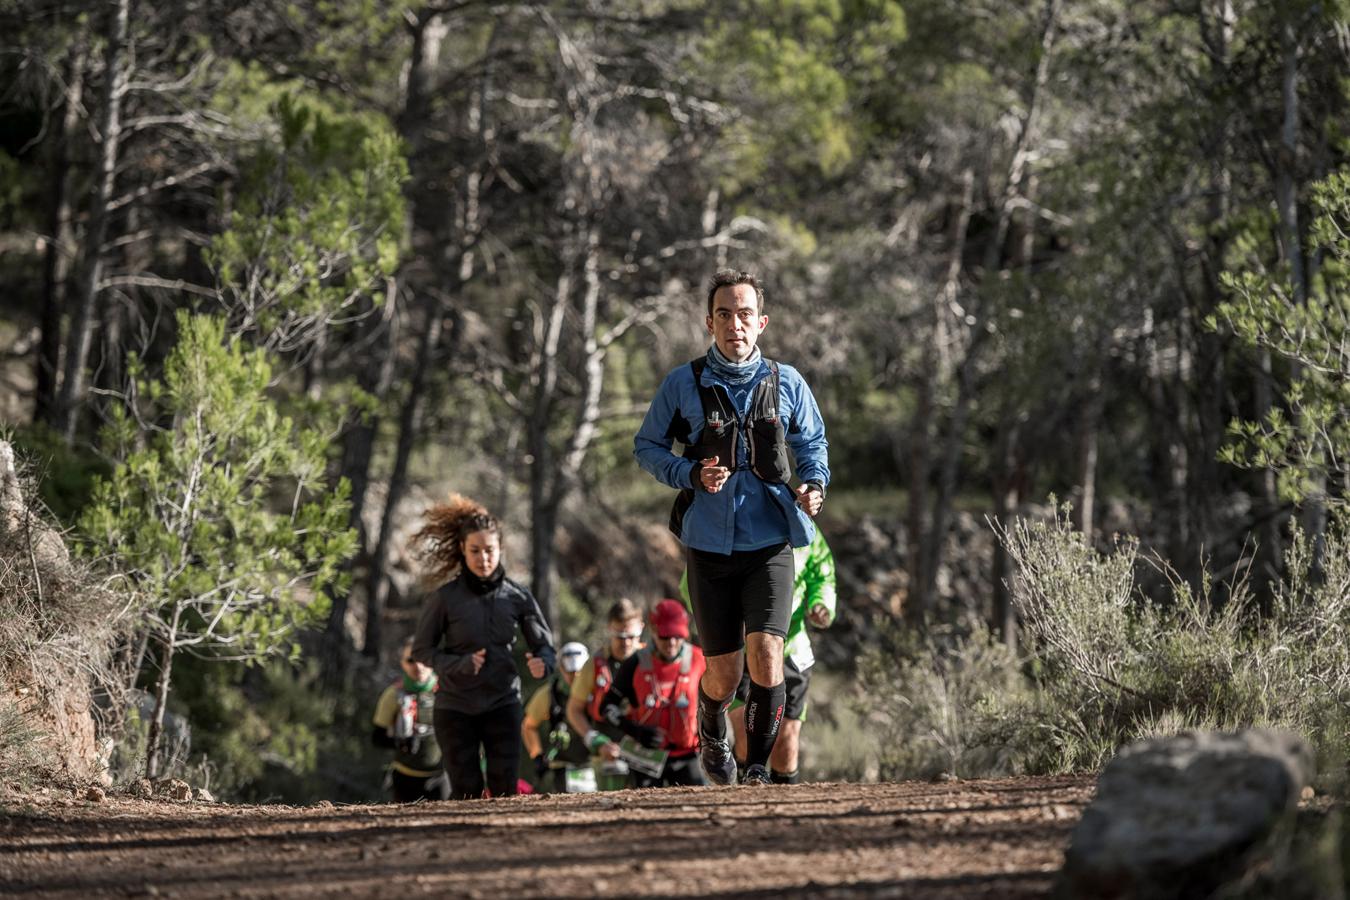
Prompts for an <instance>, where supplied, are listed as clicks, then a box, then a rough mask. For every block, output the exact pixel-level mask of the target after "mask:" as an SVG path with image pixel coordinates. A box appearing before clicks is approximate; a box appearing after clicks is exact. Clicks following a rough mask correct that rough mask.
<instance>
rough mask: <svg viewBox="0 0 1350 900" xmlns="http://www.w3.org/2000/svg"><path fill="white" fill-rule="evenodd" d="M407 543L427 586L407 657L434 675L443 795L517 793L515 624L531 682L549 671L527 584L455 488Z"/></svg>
mask: <svg viewBox="0 0 1350 900" xmlns="http://www.w3.org/2000/svg"><path fill="white" fill-rule="evenodd" d="M413 545H414V547H415V548H416V550H417V551H418V552H419V554H420V556H421V557H422V559H423V560H424V561H425V562H426V563H427V565H428V569H429V576H430V579H431V580H432V583H433V584H439V585H440V586H439V587H438V588H436V590H435V591H434V592H433V593H432V594H431V596H430V597H429V598H428V599H427V602H426V606H425V607H423V609H422V616H421V619H420V620H419V621H418V623H417V631H416V632H415V633H414V635H413V649H412V656H413V658H414V659H416V660H419V661H421V662H424V663H426V664H427V665H429V666H431V668H432V669H433V670H434V671H435V673H436V675H437V677H438V679H439V687H438V689H437V692H436V703H435V711H434V713H433V719H432V721H433V724H434V726H435V730H436V740H437V742H438V743H439V744H440V745H441V750H442V753H443V758H444V760H445V771H446V773H447V774H448V775H449V776H450V796H451V799H456V800H464V799H472V798H476V797H481V796H484V791H483V788H484V784H483V770H482V768H480V766H479V753H480V751H481V753H482V755H483V758H484V759H486V761H487V792H488V795H489V796H493V797H503V796H506V795H508V794H514V793H515V792H516V769H517V767H518V765H519V763H520V718H521V706H520V675H519V673H518V672H517V671H516V664H515V659H514V657H513V656H512V653H511V649H512V647H513V646H514V645H515V642H516V626H517V625H519V627H520V630H521V632H522V633H524V635H525V642H526V643H527V644H528V645H529V648H530V652H529V653H526V654H525V659H526V665H527V666H528V667H529V669H530V674H531V675H533V676H534V677H535V678H544V677H546V676H547V675H549V674H550V673H551V672H552V671H553V665H554V652H553V635H552V634H551V633H550V632H549V628H548V624H547V623H546V622H545V621H544V617H543V614H542V613H540V611H539V604H538V603H536V602H535V599H534V595H532V594H531V593H530V592H529V591H528V590H527V589H526V588H524V587H522V586H521V585H519V584H517V583H516V582H514V581H512V580H511V579H510V578H507V577H506V573H505V570H504V569H503V568H502V564H501V552H502V551H501V527H500V525H498V523H497V520H496V519H495V518H493V517H492V515H491V514H490V513H488V511H487V510H486V509H485V508H483V506H481V505H480V504H478V503H476V502H474V501H473V500H470V499H468V498H467V497H462V496H460V495H458V494H452V495H450V499H449V500H448V501H447V502H445V503H442V504H438V505H436V506H433V507H431V508H430V509H428V510H427V512H426V515H425V523H424V524H423V526H422V530H421V531H419V532H418V533H417V534H415V535H414V536H413Z"/></svg>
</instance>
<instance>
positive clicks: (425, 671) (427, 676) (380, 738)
mask: <svg viewBox="0 0 1350 900" xmlns="http://www.w3.org/2000/svg"><path fill="white" fill-rule="evenodd" d="M412 644H413V639H412V638H408V639H407V640H406V641H404V642H403V646H402V647H401V648H400V649H399V664H400V665H401V666H402V668H403V677H402V678H401V679H400V680H398V681H395V682H394V683H393V684H391V685H389V687H387V688H385V689H384V693H382V694H380V699H379V702H378V703H377V704H376V706H375V715H374V717H373V718H372V719H371V723H372V725H373V726H374V729H373V731H372V733H371V740H372V742H373V743H374V744H375V746H377V747H391V748H393V750H394V759H393V761H392V762H391V763H390V766H389V786H390V787H391V788H392V789H393V792H394V802H395V803H413V802H415V801H417V800H445V799H446V798H448V797H449V796H450V780H449V779H448V778H447V777H446V775H445V771H444V770H443V769H442V767H441V748H440V745H439V744H437V743H436V735H435V733H434V726H433V724H432V722H433V719H434V712H433V709H434V705H435V698H436V673H435V672H433V671H431V667H430V666H428V665H426V664H425V663H420V662H418V661H417V660H415V659H413V658H412Z"/></svg>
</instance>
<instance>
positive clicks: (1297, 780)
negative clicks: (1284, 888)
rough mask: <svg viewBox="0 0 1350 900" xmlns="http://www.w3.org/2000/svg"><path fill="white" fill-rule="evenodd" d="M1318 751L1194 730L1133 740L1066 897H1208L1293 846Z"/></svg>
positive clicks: (1072, 853)
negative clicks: (1302, 798) (1303, 794)
mask: <svg viewBox="0 0 1350 900" xmlns="http://www.w3.org/2000/svg"><path fill="white" fill-rule="evenodd" d="M1312 775H1313V763H1312V753H1311V751H1310V749H1309V748H1308V745H1307V744H1306V743H1305V742H1304V741H1303V739H1302V738H1300V737H1298V736H1297V735H1293V734H1289V733H1286V732H1278V731H1265V730H1256V729H1253V730H1249V731H1242V732H1238V733H1236V734H1216V733H1205V732H1186V733H1183V734H1179V735H1177V736H1175V737H1170V738H1157V739H1154V740H1149V741H1142V742H1140V743H1137V744H1132V745H1130V746H1129V747H1126V748H1125V749H1123V750H1121V751H1120V753H1119V754H1118V755H1117V756H1116V758H1115V759H1113V760H1112V761H1111V762H1110V763H1109V764H1108V765H1107V767H1106V769H1105V771H1103V772H1102V775H1101V778H1100V779H1099V781H1098V785H1097V796H1096V799H1094V800H1093V802H1092V804H1091V805H1090V806H1089V807H1088V809H1087V811H1086V812H1085V813H1084V814H1083V818H1082V820H1081V821H1080V822H1079V824H1078V827H1077V828H1076V829H1075V830H1074V833H1073V838H1072V841H1071V844H1070V846H1069V850H1068V852H1067V853H1066V855H1065V861H1064V868H1063V870H1062V871H1061V873H1060V878H1059V883H1058V885H1057V892H1056V893H1057V896H1059V897H1061V898H1113V900H1127V898H1128V900H1136V898H1159V900H1167V898H1178V900H1180V898H1193V897H1208V896H1210V895H1211V894H1213V893H1214V892H1215V891H1216V890H1218V889H1219V888H1220V887H1221V886H1223V885H1224V884H1228V883H1231V882H1233V881H1235V880H1238V879H1241V878H1242V877H1243V876H1244V874H1245V873H1246V872H1247V871H1248V870H1249V869H1250V868H1251V867H1253V866H1255V865H1259V864H1262V863H1265V862H1267V861H1269V860H1271V859H1273V858H1276V857H1281V856H1283V855H1284V854H1285V852H1286V851H1287V845H1288V842H1289V837H1290V834H1291V833H1292V830H1293V828H1292V825H1293V821H1294V816H1295V812H1296V808H1297V804H1298V799H1299V794H1300V792H1301V791H1302V789H1303V787H1304V785H1306V784H1308V783H1309V782H1310V781H1311V780H1312Z"/></svg>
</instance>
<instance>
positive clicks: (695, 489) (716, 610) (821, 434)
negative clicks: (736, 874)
mask: <svg viewBox="0 0 1350 900" xmlns="http://www.w3.org/2000/svg"><path fill="white" fill-rule="evenodd" d="M704 324H705V326H706V327H707V329H708V334H709V336H710V337H711V338H712V343H711V346H710V347H709V348H708V352H707V353H706V354H705V355H704V356H701V357H699V358H697V359H694V360H692V361H691V362H689V363H688V364H687V365H682V366H679V367H678V368H676V369H674V370H672V371H671V372H670V374H669V375H667V376H666V378H665V381H663V382H662V384H661V387H660V389H659V390H658V391H657V394H656V396H655V397H654V398H653V399H652V402H651V406H650V407H649V408H648V410H647V414H646V416H645V417H644V418H643V421H642V426H641V427H640V428H639V429H638V432H637V434H636V435H635V436H634V437H633V455H634V456H635V457H636V459H637V462H638V464H639V465H640V466H641V467H642V468H643V469H644V470H645V471H646V472H647V473H648V474H650V475H651V476H652V477H654V478H656V479H657V480H658V481H660V482H661V483H662V484H664V485H666V486H667V487H671V488H674V489H676V490H677V491H679V493H678V494H677V495H676V499H675V503H674V506H673V508H672V509H671V514H670V530H671V531H672V532H673V533H674V534H675V536H676V537H677V538H679V539H680V542H681V543H682V544H684V547H685V568H686V570H687V571H688V573H689V599H690V602H691V603H692V605H693V609H694V620H695V621H696V622H697V624H698V634H699V639H700V640H701V641H702V643H703V652H704V653H705V654H707V666H708V667H707V672H706V673H705V674H704V676H703V680H702V683H701V684H700V686H699V703H698V705H699V738H700V746H701V749H700V754H701V757H702V763H703V770H704V772H705V773H706V774H707V776H708V780H709V781H711V782H713V783H714V784H720V785H727V784H734V783H735V782H736V760H735V758H734V757H733V755H732V748H731V742H730V741H729V740H728V731H729V729H728V723H727V716H726V711H727V707H728V706H729V704H730V703H731V700H732V697H733V695H734V694H735V692H736V687H737V685H738V684H739V683H740V681H741V673H742V671H743V670H744V669H745V667H746V666H747V665H748V666H749V668H750V686H749V689H748V690H747V692H746V701H745V731H746V759H747V763H748V764H747V767H746V772H745V778H744V779H743V781H744V783H746V784H757V785H763V784H769V783H770V775H769V768H768V764H769V758H770V755H771V754H772V752H773V747H774V743H775V741H776V740H777V738H778V729H779V725H780V723H781V721H782V715H783V707H784V706H785V705H786V702H787V688H786V686H785V685H784V682H783V644H784V639H785V638H786V637H787V635H788V627H789V624H790V620H791V616H792V585H793V559H792V551H793V548H794V547H805V546H807V545H808V544H810V543H811V538H812V537H813V536H814V534H815V526H814V524H813V522H812V518H813V517H815V516H816V515H817V514H818V513H819V512H820V509H821V505H822V504H823V503H824V501H825V489H826V487H827V486H828V485H829V482H830V468H829V458H828V457H829V454H828V442H827V441H826V439H825V423H824V421H823V420H822V419H821V416H820V409H819V408H818V407H817V405H816V400H815V397H814V395H813V394H812V393H811V388H810V387H809V386H808V385H807V383H806V380H805V379H804V378H803V377H802V375H801V374H800V373H799V372H798V371H797V370H796V369H794V368H793V367H791V366H788V365H785V364H782V363H778V362H773V361H771V360H768V359H766V358H764V356H763V355H762V354H761V352H760V349H759V347H758V341H759V337H760V335H761V334H762V333H763V332H764V329H765V328H766V327H767V326H768V324H769V317H768V316H767V315H765V314H764V290H763V288H762V287H761V286H760V283H759V280H758V279H757V278H756V277H755V276H754V275H752V274H750V273H749V272H739V271H734V270H730V269H724V270H722V271H719V272H717V274H715V275H714V276H713V278H712V280H711V282H710V283H709V285H708V315H707V318H706V319H705V321H704ZM676 444H679V445H680V446H681V448H682V452H681V453H679V454H677V453H675V451H674V447H675V445H676ZM789 451H790V452H789ZM794 475H795V476H796V479H797V481H798V483H797V484H796V486H790V484H789V482H790V481H791V480H792V479H793V476H794Z"/></svg>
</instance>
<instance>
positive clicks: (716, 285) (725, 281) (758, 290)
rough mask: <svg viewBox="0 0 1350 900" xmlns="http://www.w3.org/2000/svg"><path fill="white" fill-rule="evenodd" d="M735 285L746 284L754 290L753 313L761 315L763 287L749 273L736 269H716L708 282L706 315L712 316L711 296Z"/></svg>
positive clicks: (762, 309)
mask: <svg viewBox="0 0 1350 900" xmlns="http://www.w3.org/2000/svg"><path fill="white" fill-rule="evenodd" d="M737 284H748V285H750V287H752V288H754V289H755V312H756V313H758V314H760V315H763V313H764V286H763V285H761V284H760V283H759V279H758V278H756V277H755V276H754V275H752V274H751V273H749V272H741V271H739V270H737V269H718V270H717V272H716V273H715V274H714V275H713V277H712V279H711V280H710V281H709V282H708V315H710V316H711V315H712V314H713V296H714V295H715V294H716V293H717V292H718V291H719V290H721V289H722V288H724V287H732V286H734V285H737Z"/></svg>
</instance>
